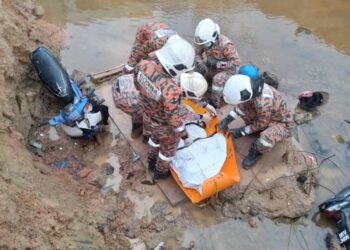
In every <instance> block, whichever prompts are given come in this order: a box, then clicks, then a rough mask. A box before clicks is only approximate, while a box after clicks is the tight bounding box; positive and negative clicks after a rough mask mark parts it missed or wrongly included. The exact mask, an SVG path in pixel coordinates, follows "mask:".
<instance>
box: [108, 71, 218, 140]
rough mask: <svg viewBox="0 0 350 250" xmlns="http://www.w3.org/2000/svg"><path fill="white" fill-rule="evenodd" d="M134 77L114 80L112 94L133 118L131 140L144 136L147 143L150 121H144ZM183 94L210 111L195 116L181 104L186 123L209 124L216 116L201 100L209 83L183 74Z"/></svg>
mask: <svg viewBox="0 0 350 250" xmlns="http://www.w3.org/2000/svg"><path fill="white" fill-rule="evenodd" d="M134 78H135V77H134V75H133V74H128V75H122V76H120V77H118V78H116V79H114V80H113V85H112V86H113V87H112V94H113V100H114V104H115V107H116V108H119V109H121V110H122V111H123V112H125V113H126V114H128V115H130V116H131V121H132V124H136V125H137V126H135V125H134V126H133V128H137V129H133V130H132V132H131V138H133V139H135V138H138V137H139V136H141V135H142V133H143V142H144V143H147V142H148V139H149V137H150V133H151V132H150V128H149V123H150V122H149V121H148V120H145V121H143V112H142V103H141V98H140V95H139V92H138V90H137V89H136V88H135V84H134V80H135V79H134ZM180 86H181V92H182V97H183V98H188V99H190V100H191V101H193V102H195V103H196V104H197V105H200V106H202V107H204V108H206V109H207V110H208V112H207V113H206V114H204V115H198V114H195V113H193V112H192V111H191V109H189V108H188V107H187V106H186V104H184V103H183V102H181V106H180V111H179V112H180V116H181V117H182V119H183V120H184V121H185V122H193V121H204V122H209V121H210V120H211V118H212V117H213V116H215V115H216V110H215V108H214V107H213V106H211V105H210V104H208V103H206V102H202V101H201V98H202V96H203V95H204V94H205V93H206V91H207V89H208V83H207V81H206V80H205V78H204V77H203V76H202V75H201V74H199V73H197V72H192V73H182V74H181V80H180Z"/></svg>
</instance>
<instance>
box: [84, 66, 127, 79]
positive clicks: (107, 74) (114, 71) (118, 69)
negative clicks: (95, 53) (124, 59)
mask: <svg viewBox="0 0 350 250" xmlns="http://www.w3.org/2000/svg"><path fill="white" fill-rule="evenodd" d="M123 69H124V64H122V65H118V66H115V67H113V68H110V69H107V70H104V71H101V72H98V73H92V74H91V75H90V79H91V81H92V82H93V83H95V84H101V83H103V82H106V81H108V80H110V79H111V78H112V77H113V76H116V75H118V74H121V73H122V71H123Z"/></svg>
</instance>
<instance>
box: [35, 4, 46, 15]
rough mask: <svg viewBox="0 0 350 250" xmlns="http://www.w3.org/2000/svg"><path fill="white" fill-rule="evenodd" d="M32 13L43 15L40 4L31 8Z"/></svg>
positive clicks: (43, 11)
mask: <svg viewBox="0 0 350 250" xmlns="http://www.w3.org/2000/svg"><path fill="white" fill-rule="evenodd" d="M33 14H34V15H35V16H37V17H38V18H40V17H42V16H43V15H45V10H44V8H43V7H42V6H41V5H37V6H35V8H34V9H33Z"/></svg>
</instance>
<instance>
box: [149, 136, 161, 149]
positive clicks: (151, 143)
mask: <svg viewBox="0 0 350 250" xmlns="http://www.w3.org/2000/svg"><path fill="white" fill-rule="evenodd" d="M148 145H150V146H151V147H154V148H159V147H160V145H159V144H157V143H155V142H154V141H152V139H151V138H149V139H148Z"/></svg>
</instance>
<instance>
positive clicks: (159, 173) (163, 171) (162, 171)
mask: <svg viewBox="0 0 350 250" xmlns="http://www.w3.org/2000/svg"><path fill="white" fill-rule="evenodd" d="M170 167H171V160H170V158H167V157H166V156H165V155H163V154H162V153H161V152H159V155H158V159H157V163H156V167H155V170H154V176H153V179H154V180H155V181H157V180H160V179H165V178H167V177H169V176H170Z"/></svg>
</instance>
